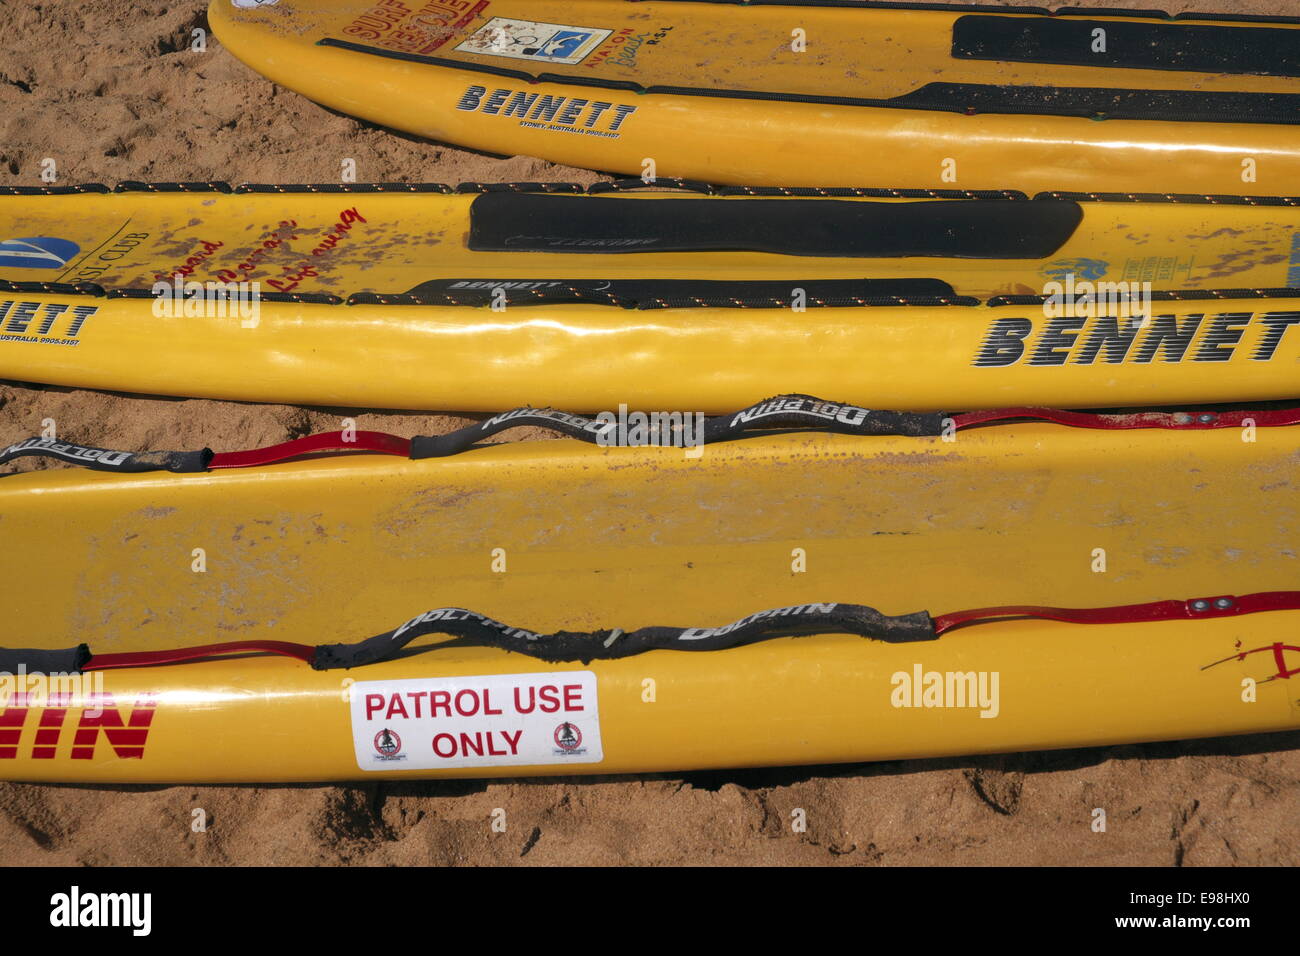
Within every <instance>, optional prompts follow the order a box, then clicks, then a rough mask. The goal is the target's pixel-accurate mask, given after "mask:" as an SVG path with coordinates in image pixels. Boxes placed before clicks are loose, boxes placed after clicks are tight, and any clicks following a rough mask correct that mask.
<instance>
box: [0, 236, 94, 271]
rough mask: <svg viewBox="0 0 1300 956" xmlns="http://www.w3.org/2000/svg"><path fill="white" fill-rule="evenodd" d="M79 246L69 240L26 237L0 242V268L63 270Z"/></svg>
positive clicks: (51, 237)
mask: <svg viewBox="0 0 1300 956" xmlns="http://www.w3.org/2000/svg"><path fill="white" fill-rule="evenodd" d="M80 251H81V246H79V245H77V244H76V243H75V242H73V241H72V240H71V239H56V238H55V237H54V236H27V237H25V238H23V239H6V240H5V241H4V242H0V268H3V269H64V268H67V265H68V263H69V262H71V261H72V260H73V259H75V258H76V256H77V253H78V252H80Z"/></svg>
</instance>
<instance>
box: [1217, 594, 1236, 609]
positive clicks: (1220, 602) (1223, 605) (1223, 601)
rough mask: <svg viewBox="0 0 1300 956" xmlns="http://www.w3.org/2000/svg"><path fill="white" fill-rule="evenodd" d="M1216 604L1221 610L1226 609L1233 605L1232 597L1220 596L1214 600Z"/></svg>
mask: <svg viewBox="0 0 1300 956" xmlns="http://www.w3.org/2000/svg"><path fill="white" fill-rule="evenodd" d="M1214 606H1215V607H1217V608H1218V609H1219V610H1220V611H1226V610H1227V609H1228V608H1230V607H1232V598H1226V597H1224V598H1219V599H1217V600H1216V601H1215V602H1214Z"/></svg>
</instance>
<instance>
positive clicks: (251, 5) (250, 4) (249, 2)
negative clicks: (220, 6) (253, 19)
mask: <svg viewBox="0 0 1300 956" xmlns="http://www.w3.org/2000/svg"><path fill="white" fill-rule="evenodd" d="M279 2H280V0H230V5H231V6H232V7H238V8H239V9H241V10H253V9H255V8H257V7H270V6H274V5H275V4H277V3H279Z"/></svg>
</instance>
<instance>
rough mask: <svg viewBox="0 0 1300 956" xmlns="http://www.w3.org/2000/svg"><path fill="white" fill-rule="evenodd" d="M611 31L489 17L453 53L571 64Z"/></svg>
mask: <svg viewBox="0 0 1300 956" xmlns="http://www.w3.org/2000/svg"><path fill="white" fill-rule="evenodd" d="M612 32H613V31H612V30H597V29H595V28H593V27H571V26H565V25H564V24H562V23H539V22H538V21H536V20H512V19H510V18H509V17H493V18H492V19H491V20H489V21H488V22H487V23H486V24H484V25H483V26H482V27H480V28H479V29H478V30H477V31H475V32H474V34H473V35H472V36H470V37H469V38H468V39H466V40H464V41H463V42H462V43H461V44H460V45H459V46H457V47H456V52H458V53H477V54H479V55H482V56H504V57H509V58H510V59H512V60H536V61H539V62H542V63H558V64H563V65H566V66H573V65H574V64H575V63H581V62H582V61H583V60H585V59H586V58H587V57H588V56H590V55H591V54H592V53H593V52H595V50H596V48H597V47H598V46H600V45H601V44H602V43H604V42H605V40H606V39H608V38H609V35H610V34H611V33H612Z"/></svg>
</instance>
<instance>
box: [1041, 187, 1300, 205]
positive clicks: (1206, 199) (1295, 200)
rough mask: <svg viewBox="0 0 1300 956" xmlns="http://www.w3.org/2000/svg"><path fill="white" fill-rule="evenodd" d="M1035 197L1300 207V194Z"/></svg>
mask: <svg viewBox="0 0 1300 956" xmlns="http://www.w3.org/2000/svg"><path fill="white" fill-rule="evenodd" d="M1034 198H1035V199H1068V200H1070V201H1071V202H1145V203H1200V204H1203V205H1212V206H1219V205H1223V206H1300V196H1230V195H1223V194H1219V193H1213V194H1200V193H1076V192H1061V191H1055V190H1051V191H1046V192H1040V193H1038V194H1036V195H1035V196H1034Z"/></svg>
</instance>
